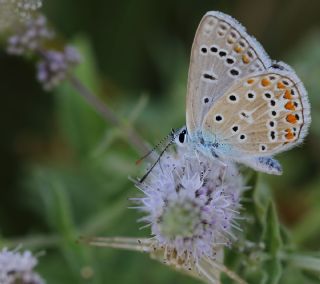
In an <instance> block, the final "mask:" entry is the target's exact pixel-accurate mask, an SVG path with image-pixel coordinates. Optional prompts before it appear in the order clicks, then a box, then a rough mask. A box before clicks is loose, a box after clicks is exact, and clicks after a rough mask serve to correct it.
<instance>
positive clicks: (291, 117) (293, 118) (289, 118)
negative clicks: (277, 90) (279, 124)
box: [286, 114, 297, 123]
mask: <svg viewBox="0 0 320 284" xmlns="http://www.w3.org/2000/svg"><path fill="white" fill-rule="evenodd" d="M286 120H287V121H288V122H290V123H296V122H297V118H296V116H295V115H294V114H288V115H287V117H286Z"/></svg>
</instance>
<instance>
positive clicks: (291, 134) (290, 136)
mask: <svg viewBox="0 0 320 284" xmlns="http://www.w3.org/2000/svg"><path fill="white" fill-rule="evenodd" d="M285 137H286V138H287V139H288V140H292V139H293V138H294V134H293V133H292V132H291V130H290V132H288V133H287V134H286V135H285Z"/></svg>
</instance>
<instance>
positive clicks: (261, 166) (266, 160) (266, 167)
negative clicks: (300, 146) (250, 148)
mask: <svg viewBox="0 0 320 284" xmlns="http://www.w3.org/2000/svg"><path fill="white" fill-rule="evenodd" d="M240 162H241V163H243V164H245V165H247V166H249V167H251V168H253V169H254V170H257V171H261V172H264V173H267V174H272V175H281V174H282V167H281V165H280V163H279V162H278V161H277V160H275V159H273V158H271V157H255V158H249V159H243V160H241V161H240Z"/></svg>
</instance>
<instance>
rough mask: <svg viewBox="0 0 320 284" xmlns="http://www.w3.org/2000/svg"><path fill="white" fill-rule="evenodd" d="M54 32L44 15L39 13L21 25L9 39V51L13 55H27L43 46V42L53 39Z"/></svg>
mask: <svg viewBox="0 0 320 284" xmlns="http://www.w3.org/2000/svg"><path fill="white" fill-rule="evenodd" d="M53 36H54V32H53V31H52V30H50V29H49V27H48V25H47V19H46V17H45V16H44V15H41V14H40V15H37V17H34V18H32V19H30V20H29V21H27V22H26V23H25V24H24V25H20V27H19V30H18V31H17V32H16V33H15V34H13V35H11V36H10V37H9V38H8V40H7V52H8V53H9V54H12V55H25V54H26V53H28V52H29V53H30V52H37V51H39V50H40V49H41V48H42V44H43V42H45V41H46V40H49V39H52V38H53Z"/></svg>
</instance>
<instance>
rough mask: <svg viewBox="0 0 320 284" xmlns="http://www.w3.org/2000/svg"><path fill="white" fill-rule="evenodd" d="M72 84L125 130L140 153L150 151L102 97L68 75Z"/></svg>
mask: <svg viewBox="0 0 320 284" xmlns="http://www.w3.org/2000/svg"><path fill="white" fill-rule="evenodd" d="M68 79H69V82H70V84H71V85H72V86H73V87H74V88H75V89H76V90H77V91H78V93H79V94H80V95H81V96H82V97H83V98H84V99H85V100H86V101H87V103H88V104H90V105H91V106H92V107H93V108H94V109H95V110H96V112H97V113H99V114H100V115H101V116H102V117H103V118H104V119H105V120H106V121H108V122H110V123H111V124H112V125H113V126H115V127H119V128H121V129H122V130H123V132H124V133H125V135H126V137H127V138H128V140H129V142H130V144H131V146H132V147H133V148H134V149H135V150H136V151H137V152H138V153H139V154H145V153H146V152H148V151H149V147H148V146H147V145H146V143H145V142H144V140H143V139H142V138H141V136H140V135H139V134H138V133H137V132H136V131H135V130H134V129H133V128H132V127H130V126H128V125H125V123H123V122H122V121H121V120H120V119H119V118H118V117H117V115H116V114H115V113H114V112H113V110H112V109H111V108H109V106H108V105H106V104H105V103H104V102H103V101H102V100H101V99H99V98H98V97H97V96H96V95H94V94H93V93H92V92H91V91H90V90H89V89H88V88H87V87H86V86H84V85H83V84H82V83H81V81H80V80H79V79H78V78H77V77H76V76H74V75H69V77H68Z"/></svg>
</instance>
